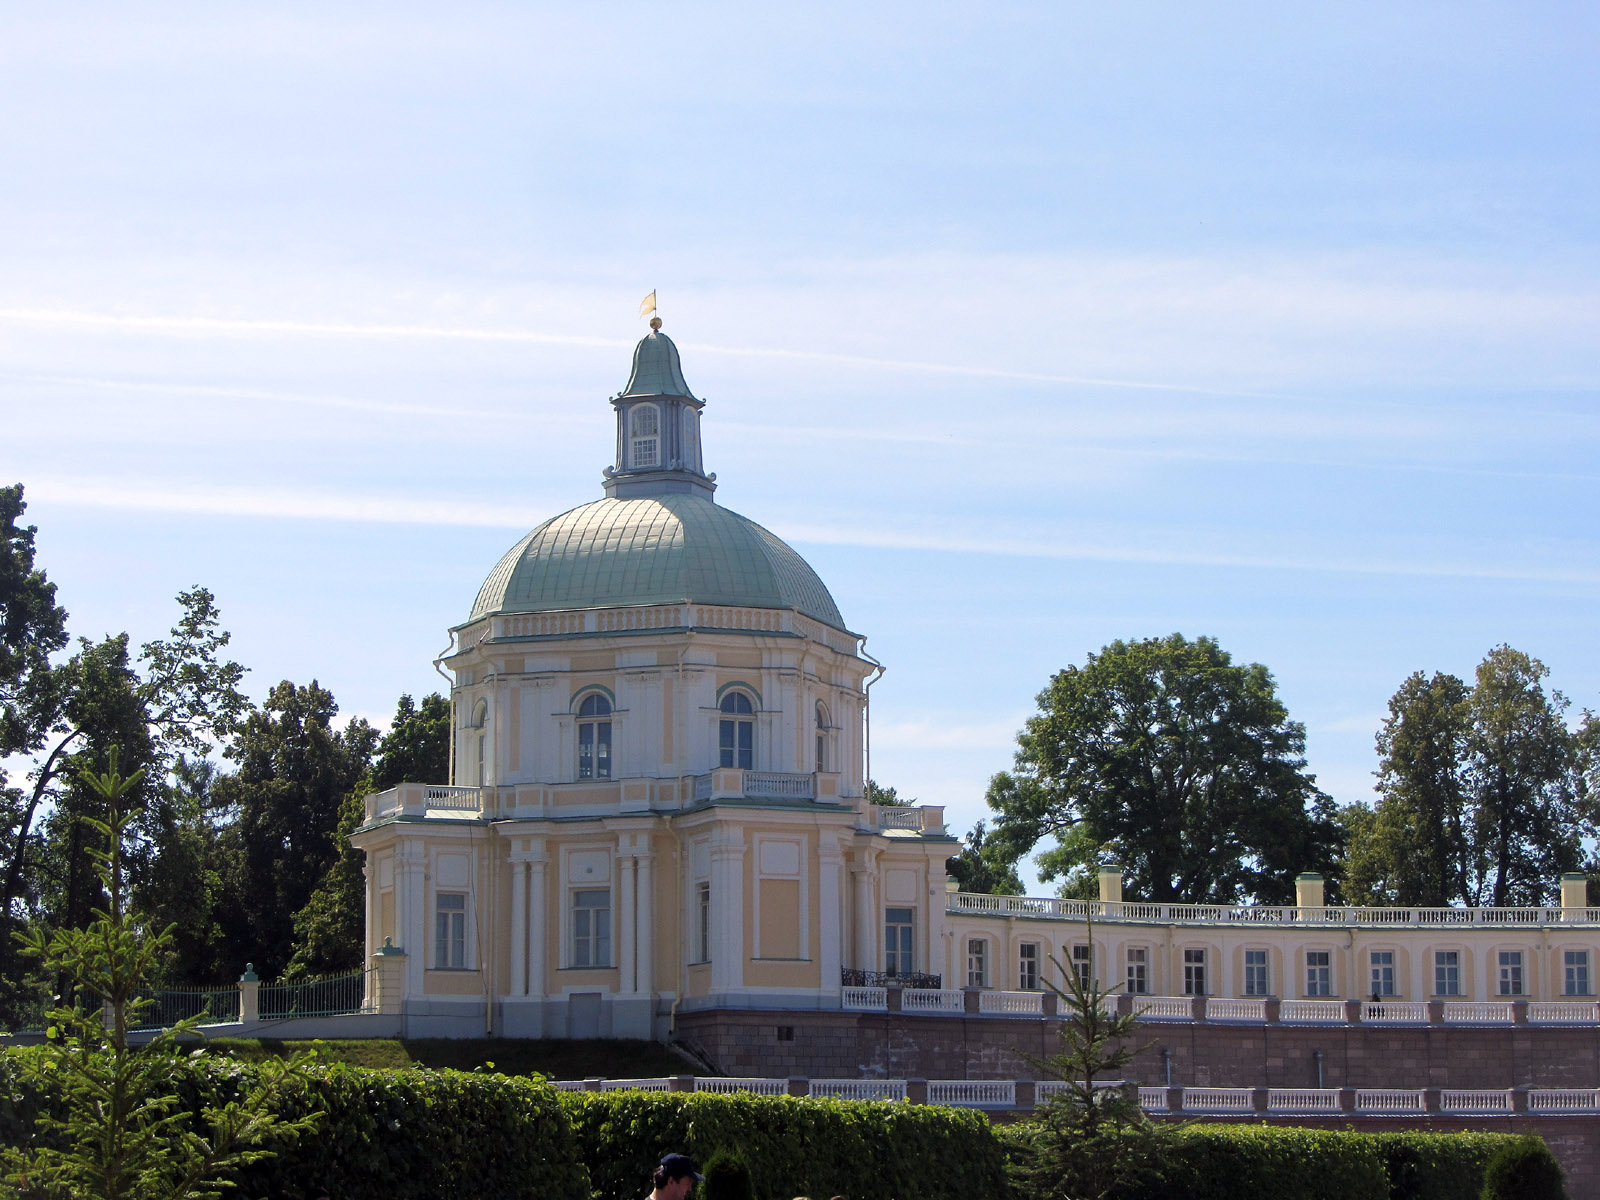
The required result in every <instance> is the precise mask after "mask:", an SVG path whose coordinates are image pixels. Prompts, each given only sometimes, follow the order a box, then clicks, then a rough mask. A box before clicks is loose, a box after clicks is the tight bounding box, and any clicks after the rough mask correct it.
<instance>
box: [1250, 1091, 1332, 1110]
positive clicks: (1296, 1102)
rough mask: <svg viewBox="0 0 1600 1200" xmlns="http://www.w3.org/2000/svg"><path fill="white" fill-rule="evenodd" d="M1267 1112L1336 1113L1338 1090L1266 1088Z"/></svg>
mask: <svg viewBox="0 0 1600 1200" xmlns="http://www.w3.org/2000/svg"><path fill="white" fill-rule="evenodd" d="M1267 1111H1268V1112H1271V1113H1336V1112H1338V1111H1339V1089H1338V1088H1268V1089H1267Z"/></svg>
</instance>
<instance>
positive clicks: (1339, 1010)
mask: <svg viewBox="0 0 1600 1200" xmlns="http://www.w3.org/2000/svg"><path fill="white" fill-rule="evenodd" d="M1278 1020H1279V1021H1281V1022H1283V1023H1284V1024H1285V1025H1343V1024H1344V1001H1343V1000H1285V1001H1284V1002H1283V1003H1282V1004H1280V1005H1279V1006H1278Z"/></svg>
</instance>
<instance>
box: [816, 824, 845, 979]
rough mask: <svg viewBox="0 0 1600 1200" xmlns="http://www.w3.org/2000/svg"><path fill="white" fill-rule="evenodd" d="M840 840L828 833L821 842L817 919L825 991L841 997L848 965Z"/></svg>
mask: <svg viewBox="0 0 1600 1200" xmlns="http://www.w3.org/2000/svg"><path fill="white" fill-rule="evenodd" d="M840 865H841V856H840V854H839V843H838V841H837V840H835V839H834V838H833V836H832V835H831V834H828V833H824V834H823V835H822V837H821V838H820V840H819V841H818V843H817V889H818V895H817V920H818V921H819V922H820V923H821V926H822V928H821V929H820V930H818V944H819V946H820V950H821V959H822V961H821V963H820V967H821V970H822V992H823V994H824V995H831V996H834V997H835V998H837V996H838V995H839V987H840V984H841V980H842V974H841V971H842V968H843V967H844V933H845V929H844V913H843V911H842V906H841V905H840V903H839V886H840V882H839V868H840Z"/></svg>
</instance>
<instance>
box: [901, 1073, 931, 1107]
mask: <svg viewBox="0 0 1600 1200" xmlns="http://www.w3.org/2000/svg"><path fill="white" fill-rule="evenodd" d="M906 1100H907V1101H908V1102H909V1103H911V1104H926V1103H927V1102H928V1081H927V1080H926V1079H908V1080H906Z"/></svg>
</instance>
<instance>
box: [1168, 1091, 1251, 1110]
mask: <svg viewBox="0 0 1600 1200" xmlns="http://www.w3.org/2000/svg"><path fill="white" fill-rule="evenodd" d="M1183 1111H1184V1112H1192V1113H1247V1112H1254V1111H1255V1093H1254V1091H1253V1090H1252V1089H1251V1088H1213V1087H1186V1088H1184V1089H1183Z"/></svg>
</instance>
